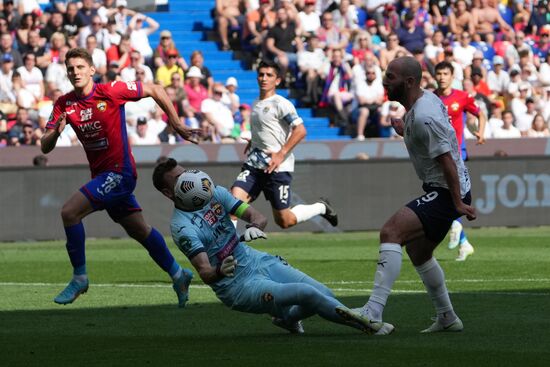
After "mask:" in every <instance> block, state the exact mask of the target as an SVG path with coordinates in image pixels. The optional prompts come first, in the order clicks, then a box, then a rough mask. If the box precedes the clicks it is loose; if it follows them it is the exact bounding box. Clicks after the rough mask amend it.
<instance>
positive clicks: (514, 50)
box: [505, 32, 533, 67]
mask: <svg viewBox="0 0 550 367" xmlns="http://www.w3.org/2000/svg"><path fill="white" fill-rule="evenodd" d="M512 42H513V43H512V44H511V45H509V46H508V47H507V48H506V54H505V58H506V62H507V64H508V66H509V67H512V66H514V65H519V61H520V57H519V54H520V52H522V51H527V52H528V53H529V54H530V56H529V58H530V59H532V54H533V52H532V51H531V47H530V46H529V45H528V44H527V43H526V42H525V33H523V32H517V33H516V34H515V35H514V36H513V37H512Z"/></svg>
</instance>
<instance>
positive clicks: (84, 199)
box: [41, 48, 200, 307]
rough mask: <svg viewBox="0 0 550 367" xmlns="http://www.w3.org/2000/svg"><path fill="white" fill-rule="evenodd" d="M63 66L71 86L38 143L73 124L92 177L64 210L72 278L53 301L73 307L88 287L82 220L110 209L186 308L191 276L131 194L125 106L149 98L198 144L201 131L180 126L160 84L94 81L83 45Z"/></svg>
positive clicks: (48, 146)
mask: <svg viewBox="0 0 550 367" xmlns="http://www.w3.org/2000/svg"><path fill="white" fill-rule="evenodd" d="M65 64H66V66H67V75H68V77H69V80H70V81H71V83H72V85H73V87H74V91H73V92H70V93H68V94H66V95H64V96H62V97H60V98H59V99H58V100H57V101H56V102H55V105H54V109H53V112H52V115H51V116H50V118H49V121H48V124H47V125H46V133H45V134H44V136H43V137H42V140H41V143H42V145H41V147H42V151H43V152H44V153H49V152H50V151H52V150H53V149H54V148H55V145H56V143H57V139H58V138H59V135H60V134H61V132H62V131H63V129H64V128H65V126H66V124H67V123H69V124H70V125H71V126H72V128H73V129H74V131H75V132H76V134H77V136H78V139H79V140H80V142H81V143H82V146H83V148H84V150H85V151H86V156H87V158H88V162H89V164H90V170H91V173H92V180H91V181H90V182H88V183H87V184H85V185H84V186H82V187H81V188H80V190H79V191H77V192H76V193H75V194H74V195H73V196H71V197H70V198H69V200H67V201H66V202H65V204H64V205H63V208H62V209H61V218H62V219H63V225H64V227H65V234H66V236H67V244H66V247H67V252H68V254H69V258H70V260H71V264H72V266H73V278H72V280H71V281H70V282H69V284H68V285H67V287H66V288H65V289H64V290H63V291H62V292H61V293H60V294H59V295H58V296H57V297H55V299H54V301H55V302H56V303H59V304H69V303H72V302H73V301H74V300H75V299H76V298H77V297H78V296H79V295H80V294H82V293H85V292H86V291H87V290H88V285H89V281H88V275H87V272H86V256H85V233H84V226H83V225H82V219H83V218H84V217H86V216H87V215H88V214H90V213H92V212H94V211H97V210H103V209H105V210H106V211H107V213H108V214H109V216H110V217H111V219H113V220H114V221H115V222H117V223H119V224H120V225H121V226H122V227H123V228H124V229H125V230H126V232H127V233H128V235H130V237H132V238H134V239H135V240H137V241H138V242H140V243H141V244H142V245H143V246H144V247H145V248H146V249H147V251H148V252H149V255H150V256H151V258H153V260H154V261H155V262H156V263H157V264H158V265H159V266H160V267H161V268H162V269H163V270H164V271H166V272H167V273H168V274H169V275H170V276H171V277H172V280H173V282H174V285H173V288H174V290H175V291H176V294H177V295H178V302H179V306H180V307H184V306H185V303H186V302H187V299H188V288H189V283H190V282H191V278H192V276H193V274H192V272H191V271H190V270H188V269H182V268H181V266H180V265H179V264H178V263H177V262H176V260H175V259H174V257H173V256H172V254H171V253H170V251H169V250H168V247H167V246H166V243H165V241H164V238H163V237H162V235H161V234H160V233H159V232H158V231H157V230H156V229H154V228H152V227H151V226H150V225H148V224H147V223H146V222H145V219H144V217H143V215H142V213H141V208H140V206H139V204H138V203H137V201H136V198H135V196H134V195H133V191H134V188H135V187H136V179H137V175H136V165H135V161H134V158H133V156H132V151H131V149H130V146H129V144H128V135H127V131H126V119H125V112H124V104H125V103H126V102H129V101H137V100H139V99H141V98H144V97H152V98H153V99H154V100H155V102H156V103H157V104H158V105H159V106H160V107H161V108H162V109H163V110H164V112H165V113H166V114H167V115H168V123H169V125H170V126H171V127H172V128H173V129H174V131H176V132H177V133H178V134H180V135H181V136H182V137H183V138H184V139H186V140H189V141H192V142H196V138H197V137H198V135H199V134H200V133H199V131H198V130H193V129H187V128H185V127H184V126H183V125H182V124H181V123H180V121H179V118H178V115H177V113H176V111H175V110H174V107H173V105H172V102H171V101H170V99H169V97H168V96H167V95H166V92H165V91H164V89H163V88H162V87H161V86H159V85H154V84H143V83H141V82H121V81H114V82H111V83H110V84H95V83H94V81H93V79H92V77H93V75H94V74H95V68H94V66H93V61H92V57H91V56H90V54H89V53H88V52H87V51H86V50H85V49H82V48H75V49H71V50H70V51H69V52H67V55H66V60H65Z"/></svg>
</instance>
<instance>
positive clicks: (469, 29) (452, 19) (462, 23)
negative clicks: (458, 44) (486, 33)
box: [449, 0, 475, 39]
mask: <svg viewBox="0 0 550 367" xmlns="http://www.w3.org/2000/svg"><path fill="white" fill-rule="evenodd" d="M449 28H450V31H451V32H452V33H453V35H454V36H455V38H458V39H459V38H461V36H462V35H463V34H464V33H468V35H470V34H473V33H474V30H475V27H474V22H473V17H472V13H470V12H469V11H468V5H467V4H466V0H458V1H457V2H456V4H455V9H454V11H451V12H450V14H449Z"/></svg>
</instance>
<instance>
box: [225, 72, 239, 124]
mask: <svg viewBox="0 0 550 367" xmlns="http://www.w3.org/2000/svg"><path fill="white" fill-rule="evenodd" d="M238 87H239V83H238V82H237V79H236V78H235V77H233V76H230V77H229V78H227V80H226V81H225V92H224V93H223V96H222V102H223V103H225V105H226V106H227V107H228V108H229V109H230V110H231V112H232V113H233V115H235V113H237V111H238V110H239V106H240V105H241V99H240V97H239V95H238V94H237V88H238Z"/></svg>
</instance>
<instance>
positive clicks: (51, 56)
mask: <svg viewBox="0 0 550 367" xmlns="http://www.w3.org/2000/svg"><path fill="white" fill-rule="evenodd" d="M66 44H67V41H66V38H65V36H64V35H63V33H60V32H55V33H54V34H52V37H51V39H50V43H49V48H48V51H47V54H46V55H45V57H43V58H42V59H43V61H42V62H41V64H39V66H40V65H44V64H45V65H44V67H47V66H48V63H50V62H57V61H58V60H59V52H60V51H61V48H62V47H63V46H65V45H66ZM37 56H38V55H37ZM37 60H38V61H40V58H38V59H37ZM38 61H37V62H38Z"/></svg>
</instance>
